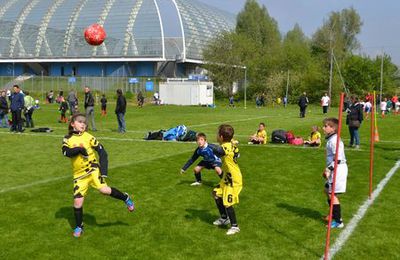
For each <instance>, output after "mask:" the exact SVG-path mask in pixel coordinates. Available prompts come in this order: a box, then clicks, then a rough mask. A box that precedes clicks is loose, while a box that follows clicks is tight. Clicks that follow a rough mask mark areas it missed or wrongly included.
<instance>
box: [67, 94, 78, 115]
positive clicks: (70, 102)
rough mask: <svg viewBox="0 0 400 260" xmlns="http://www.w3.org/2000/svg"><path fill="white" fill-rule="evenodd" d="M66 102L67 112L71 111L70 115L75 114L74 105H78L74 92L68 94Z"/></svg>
mask: <svg viewBox="0 0 400 260" xmlns="http://www.w3.org/2000/svg"><path fill="white" fill-rule="evenodd" d="M67 101H68V105H69V110H70V111H71V115H73V114H75V107H76V105H78V97H77V96H76V93H75V91H74V90H71V91H70V92H69V93H68V97H67Z"/></svg>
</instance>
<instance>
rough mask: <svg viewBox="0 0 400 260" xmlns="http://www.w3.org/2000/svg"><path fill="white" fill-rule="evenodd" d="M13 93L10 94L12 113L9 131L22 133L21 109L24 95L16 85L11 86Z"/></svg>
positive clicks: (22, 108)
mask: <svg viewBox="0 0 400 260" xmlns="http://www.w3.org/2000/svg"><path fill="white" fill-rule="evenodd" d="M13 89H14V93H13V94H12V95H11V105H10V110H11V114H12V126H11V131H12V132H17V133H22V132H23V130H22V110H24V104H25V102H24V95H23V94H22V93H21V89H20V88H19V86H18V85H14V86H13Z"/></svg>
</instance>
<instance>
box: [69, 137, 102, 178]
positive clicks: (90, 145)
mask: <svg viewBox="0 0 400 260" xmlns="http://www.w3.org/2000/svg"><path fill="white" fill-rule="evenodd" d="M64 146H65V147H66V148H75V147H82V148H84V149H85V150H86V152H87V154H88V156H83V155H82V154H78V155H76V156H74V157H71V163H72V171H73V174H74V179H77V178H80V177H83V176H85V175H87V174H89V173H91V172H92V171H93V170H94V169H95V168H99V161H98V159H97V157H96V153H95V149H94V148H96V147H98V146H99V142H98V141H97V140H96V138H95V137H94V136H92V135H91V134H89V133H87V132H83V133H79V134H78V133H73V134H72V135H68V136H65V137H64V140H63V147H64Z"/></svg>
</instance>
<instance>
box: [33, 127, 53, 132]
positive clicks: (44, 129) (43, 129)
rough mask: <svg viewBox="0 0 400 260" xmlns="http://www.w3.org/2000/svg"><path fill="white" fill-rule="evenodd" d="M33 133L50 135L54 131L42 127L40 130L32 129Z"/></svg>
mask: <svg viewBox="0 0 400 260" xmlns="http://www.w3.org/2000/svg"><path fill="white" fill-rule="evenodd" d="M31 132H34V133H50V132H53V129H50V128H48V127H40V128H35V129H32V130H31Z"/></svg>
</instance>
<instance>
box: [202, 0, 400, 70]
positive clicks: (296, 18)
mask: <svg viewBox="0 0 400 260" xmlns="http://www.w3.org/2000/svg"><path fill="white" fill-rule="evenodd" d="M198 1H200V2H204V3H206V4H208V5H211V6H215V7H217V8H219V9H221V10H225V11H228V12H230V13H233V14H237V13H238V12H240V11H241V10H242V9H243V7H244V3H245V2H246V0H198ZM258 2H259V3H260V4H262V5H265V6H266V7H267V10H268V12H269V14H270V16H272V17H273V18H274V19H275V20H276V21H277V22H278V26H279V30H280V31H281V33H282V34H285V33H286V32H287V31H289V30H291V29H292V28H293V26H294V25H295V24H296V23H298V24H299V25H300V27H301V28H302V29H303V32H304V33H305V34H306V35H307V36H309V37H311V36H312V34H313V33H314V32H315V31H316V30H317V29H318V28H319V27H320V26H321V25H322V24H323V21H324V19H327V18H328V17H329V14H330V13H331V12H333V11H340V10H342V9H344V8H349V7H353V8H354V9H355V10H357V12H358V14H359V15H360V17H361V20H362V22H363V26H362V27H361V33H360V34H359V35H358V37H357V38H358V40H359V42H360V43H361V49H360V50H359V51H358V53H361V54H367V55H369V56H371V57H375V56H376V55H379V54H381V53H382V52H385V53H386V54H389V55H390V56H391V57H392V61H393V62H394V63H396V64H397V65H400V1H399V0H258Z"/></svg>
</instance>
